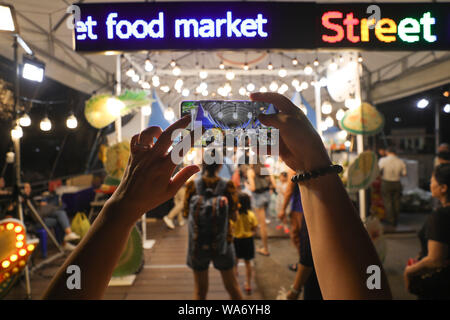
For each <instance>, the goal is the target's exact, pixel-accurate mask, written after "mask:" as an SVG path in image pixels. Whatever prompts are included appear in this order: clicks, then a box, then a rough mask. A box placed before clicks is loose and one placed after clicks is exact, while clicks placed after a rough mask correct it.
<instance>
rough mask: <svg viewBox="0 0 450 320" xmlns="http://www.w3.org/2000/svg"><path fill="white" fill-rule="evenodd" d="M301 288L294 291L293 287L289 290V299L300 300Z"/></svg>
mask: <svg viewBox="0 0 450 320" xmlns="http://www.w3.org/2000/svg"><path fill="white" fill-rule="evenodd" d="M300 293H301V290H299V291H297V292H294V291H293V290H292V289H291V290H289V291H288V293H287V295H286V299H287V300H298V297H299V296H300Z"/></svg>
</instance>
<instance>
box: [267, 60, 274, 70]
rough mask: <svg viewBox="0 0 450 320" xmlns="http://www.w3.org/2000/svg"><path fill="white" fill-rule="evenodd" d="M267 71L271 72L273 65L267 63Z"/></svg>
mask: <svg viewBox="0 0 450 320" xmlns="http://www.w3.org/2000/svg"><path fill="white" fill-rule="evenodd" d="M267 69H268V70H273V65H272V63H271V62H269V64H268V65H267Z"/></svg>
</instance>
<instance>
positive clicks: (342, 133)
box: [337, 130, 347, 140]
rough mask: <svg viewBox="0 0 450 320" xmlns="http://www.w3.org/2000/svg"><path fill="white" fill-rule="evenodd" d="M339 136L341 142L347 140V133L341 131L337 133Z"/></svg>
mask: <svg viewBox="0 0 450 320" xmlns="http://www.w3.org/2000/svg"><path fill="white" fill-rule="evenodd" d="M337 136H338V138H339V139H341V140H345V139H346V138H347V131H345V130H341V131H339V132H338V133H337Z"/></svg>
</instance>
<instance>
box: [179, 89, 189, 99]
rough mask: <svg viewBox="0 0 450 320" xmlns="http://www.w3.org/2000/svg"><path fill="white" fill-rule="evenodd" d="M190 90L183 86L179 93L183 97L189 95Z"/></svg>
mask: <svg viewBox="0 0 450 320" xmlns="http://www.w3.org/2000/svg"><path fill="white" fill-rule="evenodd" d="M189 93H190V91H189V89H187V88H184V89H183V91H182V92H181V95H182V96H183V97H187V96H188V95H189Z"/></svg>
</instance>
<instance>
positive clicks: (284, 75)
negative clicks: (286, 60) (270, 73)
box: [278, 67, 287, 78]
mask: <svg viewBox="0 0 450 320" xmlns="http://www.w3.org/2000/svg"><path fill="white" fill-rule="evenodd" d="M278 75H279V76H280V77H281V78H284V77H286V75H287V71H286V69H284V67H281V69H280V70H279V71H278Z"/></svg>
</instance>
